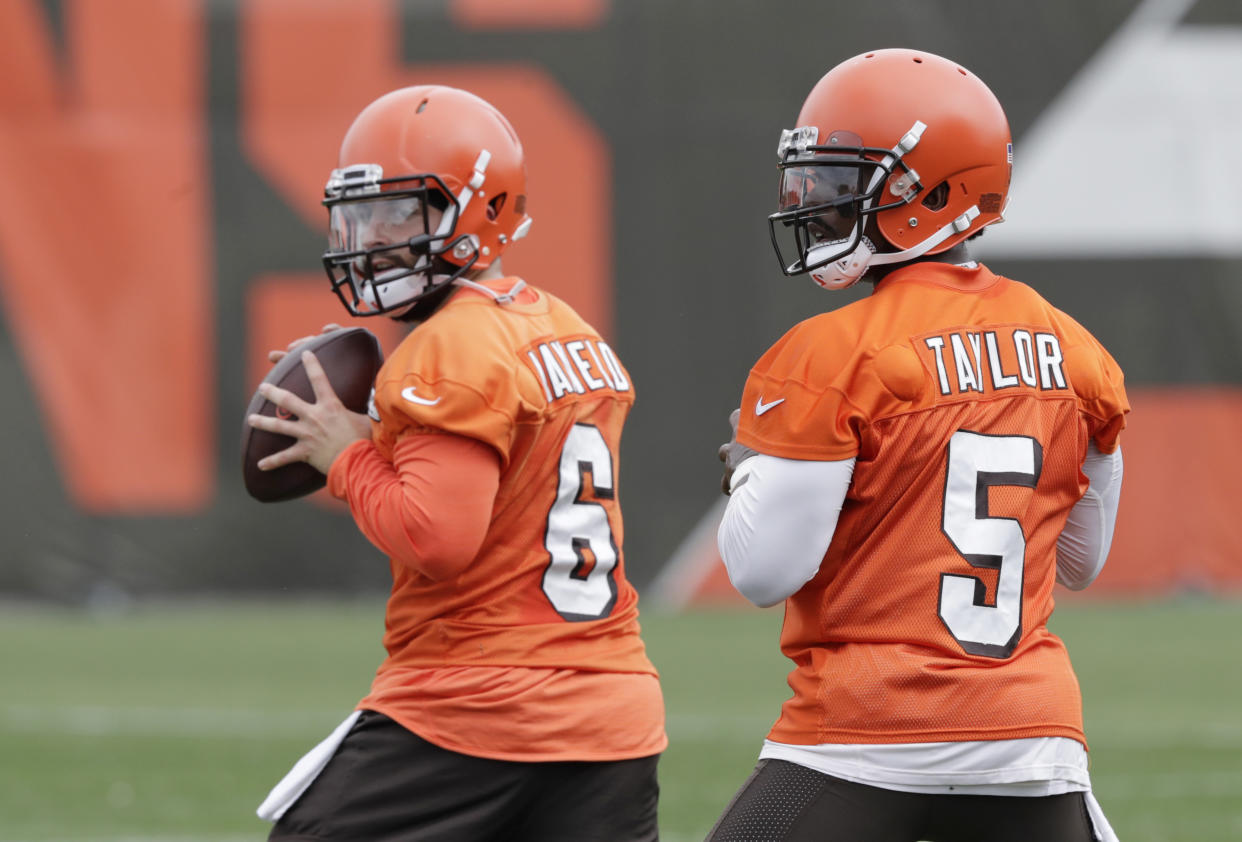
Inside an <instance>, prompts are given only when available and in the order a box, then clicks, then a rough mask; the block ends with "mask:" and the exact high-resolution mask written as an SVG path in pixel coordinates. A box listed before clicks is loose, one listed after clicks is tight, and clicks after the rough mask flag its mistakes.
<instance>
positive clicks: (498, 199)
mask: <svg viewBox="0 0 1242 842" xmlns="http://www.w3.org/2000/svg"><path fill="white" fill-rule="evenodd" d="M508 195H509V194H508V193H501V194H499V195H498V196H493V197H492V200H491V201H490V202H488V203H487V221H488V222H495V221H496V220H497V219H498V218H499V217H500V211H501V210H502V209H503V208H504V206H505V198H506V197H507V196H508Z"/></svg>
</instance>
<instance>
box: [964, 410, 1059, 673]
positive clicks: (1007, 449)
mask: <svg viewBox="0 0 1242 842" xmlns="http://www.w3.org/2000/svg"><path fill="white" fill-rule="evenodd" d="M1043 455H1044V451H1043V448H1042V447H1040V444H1039V442H1037V441H1036V440H1035V439H1032V438H1027V437H1026V436H987V435H981V434H979V433H971V432H967V431H965V430H959V431H957V432H956V433H954V434H953V436H952V438H950V439H949V465H948V471H947V475H946V476H945V483H944V519H943V521H942V525H943V528H944V534H945V535H947V536H948V538H949V540H950V541H952V542H953V546H954V548H956V549H957V551H958V552H959V553H961V555H962V557H963V558H965V559H966V560H967V561H968V562H970V564H971V566H972V567H979V568H987V569H992V570H997V571H998V574H997V577H996V593H995V600H994V602H992V603H990V604H989V602H988V593H987V591H988V589H987V587H986V586H985V585H984V583H983V580H982V579H979V578H977V577H975V576H960V575H957V574H953V573H942V574H940V619H941V620H942V621H943V622H944V624H945V626H947V627H948V629H949V633H950V634H952V635H953V637H954V638H955V639H956V640H957V642H958V643H960V644H961V646H962V648H963V649H965V650H966V651H967V652H969V653H970V654H972V655H985V656H987V657H990V658H1008V657H1009V656H1010V655H1011V654H1012V653H1013V650H1014V647H1016V646H1017V645H1018V639H1019V638H1020V637H1021V636H1022V578H1023V568H1024V567H1025V565H1026V536H1025V535H1023V534H1022V527H1021V526H1020V525H1019V524H1018V521H1016V520H1014V519H1013V518H1005V517H992V516H991V515H990V514H989V513H988V489H989V488H991V487H992V486H994V485H1020V486H1025V487H1027V488H1034V487H1035V484H1036V482H1038V481H1039V474H1040V471H1041V470H1042V468H1043Z"/></svg>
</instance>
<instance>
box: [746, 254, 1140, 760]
mask: <svg viewBox="0 0 1242 842" xmlns="http://www.w3.org/2000/svg"><path fill="white" fill-rule="evenodd" d="M757 407H758V411H757V409H756V408H757ZM1128 410H1129V406H1128V405H1127V402H1126V396H1125V391H1124V387H1123V384H1122V375H1121V371H1120V369H1119V368H1118V366H1117V364H1116V363H1115V362H1114V361H1113V359H1112V357H1110V356H1109V354H1108V353H1107V352H1106V351H1105V350H1104V349H1103V348H1102V347H1101V346H1100V345H1099V343H1098V342H1096V340H1095V339H1094V338H1093V337H1092V336H1091V335H1090V334H1089V333H1088V332H1087V331H1086V329H1084V328H1083V327H1082V326H1081V325H1079V324H1078V323H1077V322H1075V321H1074V320H1073V319H1071V318H1070V317H1069V316H1067V315H1066V314H1064V313H1062V312H1060V311H1059V310H1057V309H1055V308H1054V307H1052V306H1051V305H1050V304H1049V303H1048V302H1046V301H1045V300H1044V299H1043V298H1041V297H1040V296H1039V295H1038V294H1036V293H1035V292H1034V291H1033V290H1032V289H1030V288H1029V287H1027V286H1026V285H1024V284H1020V283H1017V282H1015V281H1012V280H1009V279H1007V278H1003V277H999V276H997V275H994V274H992V273H991V272H990V271H988V270H987V269H986V268H985V267H983V266H978V267H977V268H966V267H957V266H951V265H947V264H939V263H920V264H915V265H912V266H908V267H903V268H902V269H899V270H897V271H895V272H893V273H892V274H890V275H889V276H888V277H887V278H886V279H884V280H883V281H881V282H880V284H879V285H878V287H877V289H876V290H875V292H874V293H873V294H872V295H871V296H869V297H868V298H866V299H863V300H861V301H858V302H855V303H853V304H851V305H849V306H846V307H843V308H841V309H840V310H837V311H834V312H830V313H825V314H822V315H819V316H816V317H814V318H811V319H809V320H807V321H805V322H802V323H801V324H799V325H797V326H795V327H794V328H793V329H792V330H791V331H789V333H787V334H786V335H785V336H784V337H783V338H782V339H781V340H780V341H779V342H777V343H776V345H774V346H773V347H772V348H771V349H770V350H769V351H768V352H767V353H766V354H764V356H763V357H762V358H761V359H760V360H759V362H758V363H757V364H756V365H755V367H754V368H753V369H752V371H751V374H750V377H749V379H748V380H747V383H746V388H745V391H744V395H743V400H742V414H741V421H740V424H739V429H738V437H737V438H738V441H739V442H740V443H741V444H743V445H745V446H747V447H750V448H753V449H754V450H757V451H759V452H762V453H767V454H770V455H773V456H779V457H784V458H789V459H814V460H840V459H848V458H856V460H857V461H856V464H855V468H854V474H853V479H852V481H851V484H850V488H849V492H848V494H847V496H846V500H845V504H844V506H843V508H842V511H841V516H840V519H839V521H838V524H837V528H836V532H835V533H834V535H833V538H832V543H831V545H830V546H829V548H828V552H827V554H826V555H825V557H824V561H823V563H822V565H821V566H820V569H819V572H818V573H817V574H816V575H815V576H814V577H813V578H812V579H811V580H810V581H809V582H807V584H806V585H805V586H803V588H802V589H801V590H799V591H798V592H797V593H796V594H794V595H793V596H792V597H790V598H789V600H788V602H787V603H786V615H785V623H784V627H783V630H782V634H781V648H782V651H783V652H784V653H785V655H786V656H787V657H789V658H790V659H791V660H793V662H794V664H795V668H794V670H793V672H792V673H791V674H790V677H789V683H790V686H791V688H792V689H793V691H794V695H793V697H792V698H791V699H790V700H789V701H787V702H786V703H785V705H784V707H783V709H782V713H781V717H780V719H779V720H778V721H777V723H776V725H775V726H774V727H773V729H772V732H771V734H770V738H771V739H772V740H775V741H778V742H784V743H793V744H801V745H814V744H819V743H899V742H936V741H959V740H996V739H1016V738H1024V737H1046V736H1060V737H1070V738H1073V739H1076V740H1079V741H1081V742H1083V743H1084V745H1085V740H1084V738H1083V731H1082V713H1081V699H1080V695H1079V690H1078V682H1077V679H1076V678H1075V676H1074V673H1073V670H1072V668H1071V666H1070V661H1069V656H1068V655H1067V653H1066V651H1065V647H1064V645H1063V644H1062V643H1061V641H1060V639H1059V638H1057V637H1056V636H1055V635H1053V634H1052V633H1051V632H1050V631H1049V630H1048V629H1047V627H1046V622H1047V620H1048V617H1049V615H1050V614H1051V613H1052V608H1053V597H1052V590H1053V585H1054V582H1055V574H1056V541H1057V537H1058V536H1059V535H1060V533H1061V529H1062V527H1063V526H1064V525H1065V520H1066V517H1067V515H1068V513H1069V510H1070V509H1071V508H1072V507H1073V505H1074V504H1075V503H1076V502H1077V501H1078V500H1079V498H1080V497H1081V496H1082V494H1083V493H1084V492H1085V490H1086V487H1087V480H1086V477H1085V476H1084V475H1083V474H1082V472H1081V470H1080V468H1081V465H1082V462H1083V458H1084V456H1085V454H1086V448H1087V443H1088V440H1094V441H1095V443H1096V445H1097V446H1098V447H1099V449H1100V450H1101V451H1103V452H1105V453H1110V452H1112V451H1113V450H1115V449H1116V447H1117V444H1118V436H1119V434H1120V432H1121V429H1122V427H1123V426H1124V423H1125V413H1126V412H1127V411H1128ZM774 561H776V560H774Z"/></svg>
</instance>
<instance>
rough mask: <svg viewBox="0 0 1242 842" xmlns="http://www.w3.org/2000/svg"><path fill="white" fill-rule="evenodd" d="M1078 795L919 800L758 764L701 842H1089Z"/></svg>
mask: <svg viewBox="0 0 1242 842" xmlns="http://www.w3.org/2000/svg"><path fill="white" fill-rule="evenodd" d="M1094 838H1095V836H1094V833H1093V831H1092V829H1091V819H1090V817H1089V816H1088V815H1087V805H1086V800H1085V799H1084V798H1083V794H1082V793H1081V792H1071V793H1066V794H1064V795H1050V796H1045V797H1040V798H1026V797H1021V796H997V795H953V794H948V795H927V794H921V793H910V792H896V791H894V790H889V789H880V788H878V787H872V786H866V785H864V784H857V783H852V782H850V781H843V780H841V779H840V778H834V777H831V776H830V775H825V774H822V773H820V772H816V771H815V770H813V769H808V768H806V767H805V766H799V765H797V764H796V763H789V762H786V761H784V760H760V761H759V764H758V765H757V766H756V767H755V771H754V773H753V774H752V775H751V776H750V778H749V779H748V780H747V781H746V783H744V784H743V785H742V788H741V789H740V790H738V793H737V795H735V796H734V798H733V801H732V802H731V803H730V804H729V806H728V807H727V808H725V812H724V815H723V816H721V817H720V821H718V822H717V823H716V826H715V827H714V828H713V829H712V832H711V833H710V834H708V837H707V842H1092V840H1093V839H1094Z"/></svg>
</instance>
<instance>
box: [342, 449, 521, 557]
mask: <svg viewBox="0 0 1242 842" xmlns="http://www.w3.org/2000/svg"><path fill="white" fill-rule="evenodd" d="M499 483H500V465H499V460H498V459H497V457H496V452H495V451H494V450H492V449H491V448H490V447H488V446H486V445H484V444H482V443H481V442H478V441H476V440H474V439H468V438H465V437H463V436H456V435H439V436H435V435H425V434H421V435H420V434H410V435H407V436H404V437H403V438H401V439H399V440H398V441H397V443H396V445H395V446H394V448H393V455H392V460H391V461H390V460H388V459H385V458H383V457H382V456H380V455H379V452H378V451H377V450H376V449H375V446H374V445H373V444H372V443H371V442H369V441H362V442H355V443H354V444H352V445H350V446H349V447H348V448H346V450H345V451H344V452H343V453H342V454H341V455H340V456H339V457H338V458H337V459H336V461H335V462H333V463H332V469H331V471H329V473H328V490H329V492H330V493H331V494H332V495H333V496H335V497H338V498H340V499H342V500H345V501H346V502H347V503H348V504H349V510H350V512H351V513H352V514H353V516H354V522H355V523H356V524H358V528H359V529H360V530H361V531H362V534H363V535H365V536H366V537H367V539H368V540H369V541H370V542H371V543H372V544H374V545H375V546H376V547H378V548H379V549H380V550H381V551H382V552H384V553H385V554H386V555H387V556H389V558H391V559H392V560H393V561H394V562H400V563H401V564H404V565H406V566H408V567H409V568H410V569H412V570H414V571H416V572H418V573H420V574H422V575H423V576H426V577H428V578H430V579H434V580H437V581H439V580H444V579H449V578H452V577H453V576H456V575H457V574H458V573H460V572H461V570H462V568H464V567H465V565H466V564H468V563H469V562H470V561H471V560H472V559H473V558H474V557H475V555H476V554H477V553H478V551H479V546H480V545H481V544H482V543H483V538H484V536H485V535H486V533H487V526H488V522H489V521H490V519H491V514H492V502H493V501H494V500H495V497H496V488H497V486H498V485H499Z"/></svg>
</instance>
